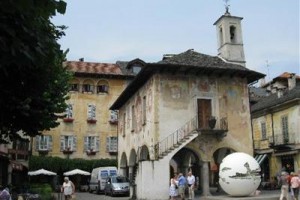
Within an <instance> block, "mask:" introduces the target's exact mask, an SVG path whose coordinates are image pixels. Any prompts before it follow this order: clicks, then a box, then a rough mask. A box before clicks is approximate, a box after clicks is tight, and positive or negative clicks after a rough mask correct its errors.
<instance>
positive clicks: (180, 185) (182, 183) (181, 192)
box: [178, 173, 186, 200]
mask: <svg viewBox="0 0 300 200" xmlns="http://www.w3.org/2000/svg"><path fill="white" fill-rule="evenodd" d="M185 185H186V178H185V177H184V176H183V174H182V173H179V175H178V193H179V195H180V198H181V200H184V199H185Z"/></svg>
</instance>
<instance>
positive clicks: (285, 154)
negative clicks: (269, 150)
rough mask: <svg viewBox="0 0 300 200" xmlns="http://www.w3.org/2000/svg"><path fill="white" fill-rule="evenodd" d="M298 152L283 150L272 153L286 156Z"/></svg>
mask: <svg viewBox="0 0 300 200" xmlns="http://www.w3.org/2000/svg"><path fill="white" fill-rule="evenodd" d="M298 152H299V151H298V150H293V151H284V152H276V153H274V155H275V156H287V155H293V154H297V153H298Z"/></svg>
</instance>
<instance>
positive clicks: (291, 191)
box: [279, 171, 300, 200]
mask: <svg viewBox="0 0 300 200" xmlns="http://www.w3.org/2000/svg"><path fill="white" fill-rule="evenodd" d="M279 182H280V185H281V194H280V198H279V199H280V200H284V199H286V200H299V190H300V171H299V172H298V173H295V172H291V173H290V174H289V173H288V172H285V171H283V172H282V173H281V176H280V178H279Z"/></svg>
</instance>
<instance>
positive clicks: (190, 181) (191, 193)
mask: <svg viewBox="0 0 300 200" xmlns="http://www.w3.org/2000/svg"><path fill="white" fill-rule="evenodd" d="M195 182H196V180H195V176H194V175H193V174H192V172H191V171H189V173H188V176H187V184H188V189H189V199H190V200H192V199H194V198H195V192H194V189H195Z"/></svg>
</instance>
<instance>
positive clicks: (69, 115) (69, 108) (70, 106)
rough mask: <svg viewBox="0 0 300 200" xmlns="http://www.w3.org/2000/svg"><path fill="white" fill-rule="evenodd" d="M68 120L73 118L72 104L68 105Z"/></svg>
mask: <svg viewBox="0 0 300 200" xmlns="http://www.w3.org/2000/svg"><path fill="white" fill-rule="evenodd" d="M66 118H73V105H72V104H68V105H67V108H66Z"/></svg>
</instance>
